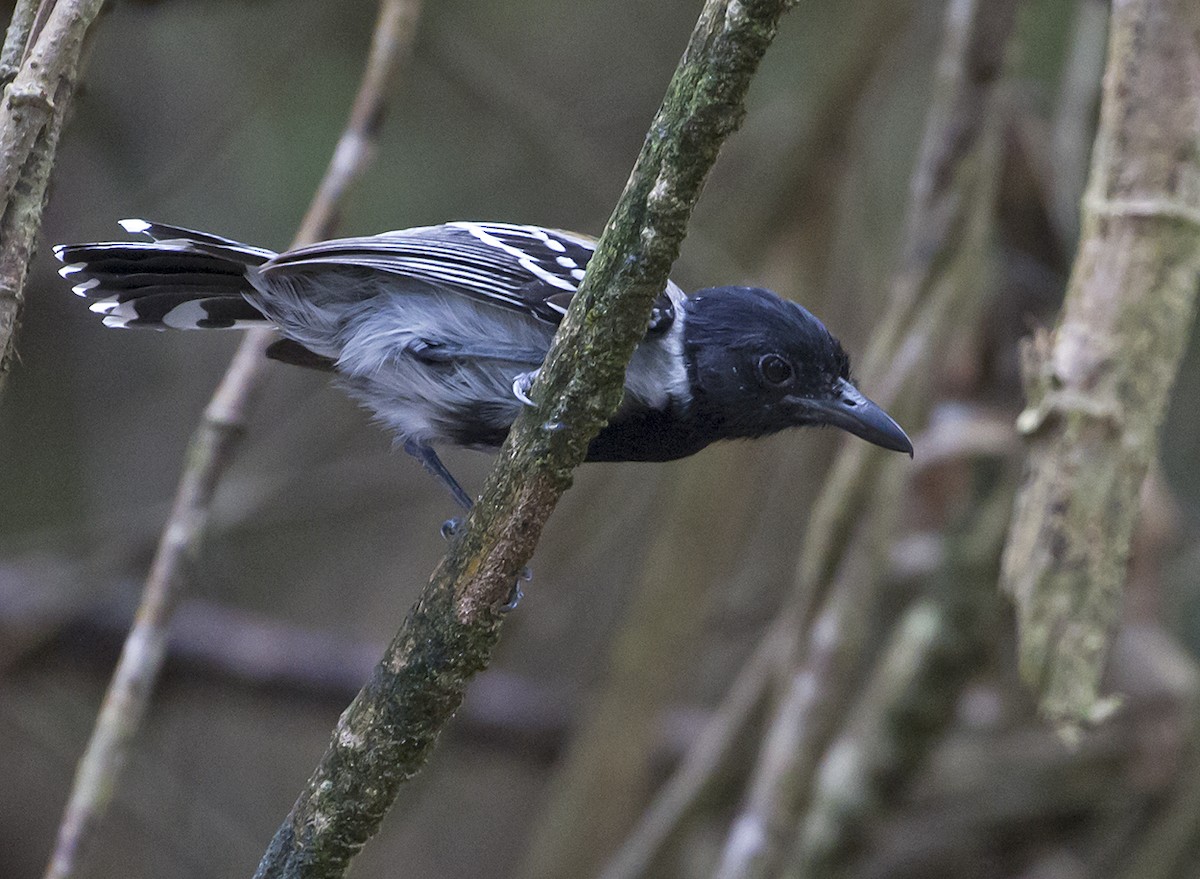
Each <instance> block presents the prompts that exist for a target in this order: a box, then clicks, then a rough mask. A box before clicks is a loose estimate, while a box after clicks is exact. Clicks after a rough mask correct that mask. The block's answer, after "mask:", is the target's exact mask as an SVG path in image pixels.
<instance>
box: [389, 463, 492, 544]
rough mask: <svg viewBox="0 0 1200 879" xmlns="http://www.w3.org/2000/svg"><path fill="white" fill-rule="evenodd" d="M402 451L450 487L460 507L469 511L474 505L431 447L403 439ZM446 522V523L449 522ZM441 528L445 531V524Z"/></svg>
mask: <svg viewBox="0 0 1200 879" xmlns="http://www.w3.org/2000/svg"><path fill="white" fill-rule="evenodd" d="M404 451H406V452H408V453H409V454H410V455H412V456H413V457H414V458H416V459H417V460H418V461H420V462H421V466H422V467H424V468H425V469H426V470H427V471H429V472H430V473H432V474H433V475H434V476H436V477H437V478H438V479H439V480H441V482H442V485H444V486H446V488H448V489H450V494H451V495H453V496H454V500H455V501H457V502H458V505H459V506H460V507H462V508H463V509H464V510H467V511H470V509H471V507H473V506H474V505H475V502H474V501H472V500H471V496H470V495H469V494H467V493H466V492H465V491H464V490H463V487H462V486H461V485H459V484H458V480H456V479H455V478H454V477H453V476H452V475H451V474H450V471H449V470H447V469H446V465H445V464H443V463H442V459H441V458H439V457H438V456H437V452H435V451H434V450H433V449H432V448H431V447H429V446H427V445H425V444H424V443H418V442H413V441H412V440H405V442H404ZM446 524H447V525H448V524H449V523H446ZM456 527H457V526H456ZM442 530H443V533H445V530H446V526H445V525H443V526H442ZM450 533H451V534H453V533H454V532H453V529H451V532H450Z"/></svg>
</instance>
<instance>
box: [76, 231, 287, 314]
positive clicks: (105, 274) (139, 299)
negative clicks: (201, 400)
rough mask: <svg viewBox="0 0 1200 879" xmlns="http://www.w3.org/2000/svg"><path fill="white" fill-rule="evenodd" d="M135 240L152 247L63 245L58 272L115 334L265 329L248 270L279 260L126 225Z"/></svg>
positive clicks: (214, 239)
mask: <svg viewBox="0 0 1200 879" xmlns="http://www.w3.org/2000/svg"><path fill="white" fill-rule="evenodd" d="M121 226H122V228H124V229H125V231H126V232H129V233H130V234H145V235H147V236H149V237H150V239H151V240H150V241H101V242H96V243H93V244H59V245H57V246H55V248H54V255H55V256H56V257H58V258H59V259H60V260H61V261H62V262H64V263H66V265H64V266H63V267H62V268H61V269H59V270H58V273H59V274H60V275H62V276H63V277H64V278H68V279H70V280H71V281H75V282H77V283H76V284H75V286H74V287H72V288H71V289H72V291H73V292H74V293H75V294H76V295H78V296H82V297H84V298H85V299H88V300H91V310H92V311H95V312H98V313H99V314H103V315H104V325H105V326H108V327H150V328H152V329H160V330H161V329H168V328H170V329H228V328H241V327H249V326H264V325H266V324H267V323H268V321H267V318H265V317H264V316H263V315H262V313H261V312H259V311H258V309H256V308H255V307H254V306H252V305H251V304H250V303H249V302H247V301H246V299H245V297H244V296H243V294H244V293H249V292H251V290H252V289H253V288H252V287H251V286H250V282H249V281H248V280H247V278H246V273H247V270H249V269H251V268H253V267H255V266H259V265H262V264H263V263H264V262H266V261H267V260H269V259H270V258H271V257H273V256H275V253H274V252H273V251H270V250H266V249H264V248H261V247H250V246H249V245H246V244H240V243H238V242H237V241H231V240H229V239H228V238H221V237H218V236H216V235H209V234H207V233H205V232H193V231H192V230H190V229H180V228H178V227H177V226H164V225H162V224H161V223H147V222H146V221H145V220H121Z"/></svg>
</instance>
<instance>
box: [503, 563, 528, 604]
mask: <svg viewBox="0 0 1200 879" xmlns="http://www.w3.org/2000/svg"><path fill="white" fill-rule="evenodd" d="M532 579H533V571H531V570H530V569H529V567H528V566H526V567H524V568H522V569H521V573H520V575H518V577H517V579H516V580H514V581H513V587H512V592H510V593H508V600H507V601H506V602H504V604H502V605H500V613H511V612H512V611H514V610H516V609H517V605H518V604H520V603H521V599H522V598H524V597H525V593H524V592H523V591H522V590H521V583H522V582H525V583H528V582H529V581H530V580H532Z"/></svg>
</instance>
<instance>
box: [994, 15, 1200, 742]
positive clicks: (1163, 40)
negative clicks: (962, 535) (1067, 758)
mask: <svg viewBox="0 0 1200 879" xmlns="http://www.w3.org/2000/svg"><path fill="white" fill-rule="evenodd" d="M1198 81H1200V5H1198V4H1197V3H1195V2H1194V0H1118V2H1117V3H1115V4H1114V6H1113V16H1112V23H1111V28H1110V42H1109V53H1108V66H1107V72H1106V74H1105V84H1104V94H1103V101H1102V105H1101V119H1100V129H1099V131H1098V133H1097V139H1096V145H1095V149H1094V153H1093V161H1092V169H1091V175H1090V179H1089V183H1088V189H1087V193H1086V196H1085V199H1084V205H1083V223H1082V227H1083V232H1082V240H1081V242H1080V247H1079V252H1078V255H1077V257H1076V261H1075V265H1074V268H1073V270H1072V273H1071V280H1070V284H1069V286H1068V289H1067V297H1066V302H1065V304H1064V306H1063V311H1062V315H1061V317H1060V320H1059V324H1058V326H1057V328H1056V329H1055V330H1054V332H1053V334H1052V335H1048V336H1047V335H1043V336H1040V337H1039V338H1038V339H1036V340H1035V342H1034V343H1033V344H1031V345H1029V346H1028V347H1027V349H1026V363H1025V366H1026V376H1025V378H1026V391H1027V394H1028V407H1027V409H1026V410H1025V412H1023V413H1022V415H1021V417H1020V420H1019V422H1018V427H1019V428H1020V429H1021V430H1022V432H1023V433H1025V434H1026V435H1027V436H1028V437H1029V465H1028V470H1027V473H1026V477H1025V480H1024V484H1023V485H1022V488H1021V491H1020V494H1019V496H1018V500H1017V506H1016V510H1015V512H1014V516H1013V523H1012V530H1011V533H1010V536H1009V541H1008V545H1007V547H1006V550H1005V557H1004V566H1003V574H1002V583H1003V586H1004V588H1005V589H1006V590H1007V591H1008V592H1009V593H1011V595H1012V596H1013V599H1014V600H1015V602H1016V605H1017V613H1018V621H1019V626H1020V639H1021V643H1020V667H1021V673H1022V675H1023V677H1024V678H1025V680H1026V681H1027V682H1029V684H1030V685H1031V686H1033V687H1035V688H1036V689H1037V690H1038V691H1039V692H1040V694H1041V707H1042V711H1043V713H1044V714H1045V715H1046V716H1047V717H1048V718H1051V719H1053V720H1055V721H1060V722H1063V723H1065V724H1068V725H1070V724H1075V723H1079V722H1084V721H1088V720H1096V719H1098V718H1100V717H1101V716H1103V715H1104V714H1105V713H1106V712H1107V711H1108V710H1110V709H1111V707H1112V704H1113V703H1112V702H1111V701H1109V700H1101V699H1099V695H1098V694H1099V682H1100V675H1101V671H1102V670H1103V667H1104V663H1105V658H1106V656H1107V654H1108V649H1109V644H1110V642H1111V639H1112V632H1113V627H1114V626H1115V625H1116V622H1117V619H1118V616H1119V614H1120V610H1121V604H1122V585H1123V583H1124V580H1125V573H1126V565H1127V562H1128V558H1129V543H1130V535H1131V533H1132V531H1133V526H1134V522H1135V520H1136V517H1137V511H1138V492H1139V489H1140V487H1141V484H1142V480H1143V478H1144V476H1145V474H1146V470H1147V467H1148V465H1149V463H1150V461H1151V459H1152V458H1153V457H1154V455H1155V453H1156V449H1157V434H1158V428H1159V425H1160V423H1161V422H1162V418H1163V414H1164V411H1165V407H1166V404H1167V400H1168V396H1169V393H1170V389H1171V384H1172V382H1173V381H1174V378H1175V373H1176V371H1177V368H1178V365H1179V361H1180V358H1181V356H1182V353H1183V350H1184V346H1185V344H1186V341H1187V338H1188V333H1189V330H1190V327H1191V325H1192V321H1193V316H1194V313H1195V308H1196V293H1197V284H1198V282H1200V89H1198V88H1197V82H1198Z"/></svg>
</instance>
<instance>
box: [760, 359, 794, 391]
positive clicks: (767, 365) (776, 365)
mask: <svg viewBox="0 0 1200 879" xmlns="http://www.w3.org/2000/svg"><path fill="white" fill-rule="evenodd" d="M758 371H759V373H760V374H761V375H762V377H763V381H765V382H766V383H767V384H770V385H785V384H787V383H788V382H789V381H791V380H792V364H790V363H788V362H787V361H786V360H785V359H784V358H782V357H780V356H779V355H778V354H767V355H765V356H764V357H763V358H762V359H761V360H759V361H758Z"/></svg>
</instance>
